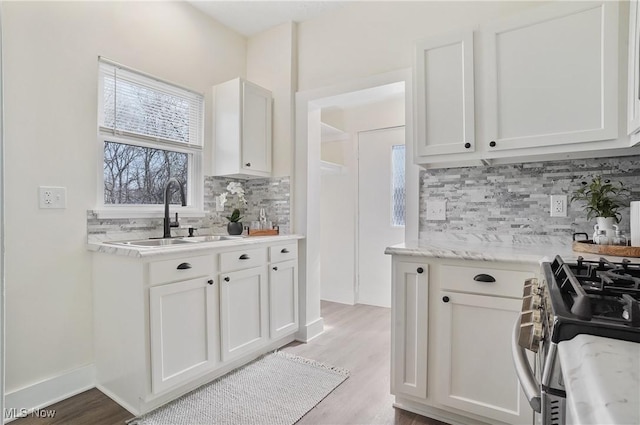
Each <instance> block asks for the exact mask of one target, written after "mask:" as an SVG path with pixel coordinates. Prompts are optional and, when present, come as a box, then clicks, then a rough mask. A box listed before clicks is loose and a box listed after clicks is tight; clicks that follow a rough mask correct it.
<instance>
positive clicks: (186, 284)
mask: <svg viewBox="0 0 640 425" xmlns="http://www.w3.org/2000/svg"><path fill="white" fill-rule="evenodd" d="M214 283H215V282H214V281H213V279H211V278H207V277H203V278H199V279H192V280H187V281H183V282H176V283H170V284H167V285H161V286H154V287H152V288H150V289H149V314H150V316H149V325H150V331H151V334H150V339H151V385H152V390H153V392H154V393H160V392H162V391H165V390H167V389H169V388H171V387H174V386H177V385H180V384H182V383H184V382H188V381H189V380H191V379H193V378H194V377H197V376H199V375H201V374H202V373H204V372H207V371H209V370H211V369H213V367H214V366H215V362H216V357H215V350H216V348H217V346H218V343H217V341H216V337H215V336H216V334H215V333H213V332H211V330H212V329H215V327H216V325H217V320H216V316H217V314H218V307H217V298H218V297H217V294H216V292H217V288H216V287H215V285H214Z"/></svg>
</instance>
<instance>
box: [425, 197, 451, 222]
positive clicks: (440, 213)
mask: <svg viewBox="0 0 640 425" xmlns="http://www.w3.org/2000/svg"><path fill="white" fill-rule="evenodd" d="M446 219H447V201H427V220H446Z"/></svg>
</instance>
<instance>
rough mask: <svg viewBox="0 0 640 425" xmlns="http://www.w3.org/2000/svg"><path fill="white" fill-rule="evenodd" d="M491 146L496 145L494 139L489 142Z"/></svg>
mask: <svg viewBox="0 0 640 425" xmlns="http://www.w3.org/2000/svg"><path fill="white" fill-rule="evenodd" d="M489 146H491V147H492V148H495V147H496V142H495V141H493V140H492V141H490V142H489Z"/></svg>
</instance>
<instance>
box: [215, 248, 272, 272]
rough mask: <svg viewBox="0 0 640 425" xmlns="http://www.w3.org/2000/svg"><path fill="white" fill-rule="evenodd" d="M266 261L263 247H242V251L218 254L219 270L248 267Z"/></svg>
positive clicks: (226, 270) (225, 270)
mask: <svg viewBox="0 0 640 425" xmlns="http://www.w3.org/2000/svg"><path fill="white" fill-rule="evenodd" d="M266 263H267V251H266V249H265V248H257V249H243V250H242V251H233V252H223V253H222V254H220V271H221V272H223V273H224V272H228V271H232V270H240V269H248V268H251V267H258V266H262V265H264V264H266Z"/></svg>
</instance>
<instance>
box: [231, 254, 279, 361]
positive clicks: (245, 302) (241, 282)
mask: <svg viewBox="0 0 640 425" xmlns="http://www.w3.org/2000/svg"><path fill="white" fill-rule="evenodd" d="M267 296H268V294H267V271H266V269H265V268H264V267H254V268H251V269H246V270H239V271H236V272H231V273H223V274H221V275H220V336H221V352H222V361H224V362H226V361H229V360H233V359H235V358H238V357H240V356H242V355H244V354H247V353H249V352H252V351H254V350H256V349H257V348H259V347H260V346H261V345H262V344H263V343H264V342H265V341H266V339H267V332H268V328H267V326H268V325H267V321H268V320H269V316H268V315H267V308H268V304H267Z"/></svg>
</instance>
